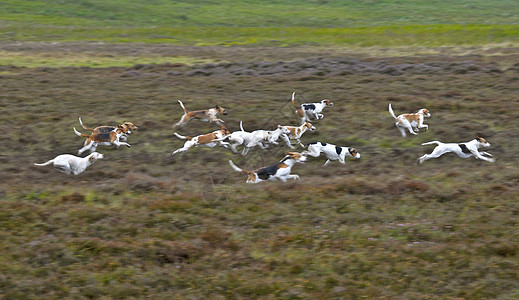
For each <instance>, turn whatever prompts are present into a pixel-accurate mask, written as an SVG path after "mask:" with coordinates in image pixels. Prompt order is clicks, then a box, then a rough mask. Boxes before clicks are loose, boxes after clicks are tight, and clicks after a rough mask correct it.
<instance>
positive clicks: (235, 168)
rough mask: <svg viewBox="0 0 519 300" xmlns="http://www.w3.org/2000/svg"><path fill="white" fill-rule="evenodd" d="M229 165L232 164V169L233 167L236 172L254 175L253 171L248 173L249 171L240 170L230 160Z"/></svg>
mask: <svg viewBox="0 0 519 300" xmlns="http://www.w3.org/2000/svg"><path fill="white" fill-rule="evenodd" d="M229 164H230V165H231V167H232V168H233V169H234V170H235V171H237V172H242V173H245V174H247V175H249V174H251V173H252V172H251V171H247V170H244V169H242V168H239V167H238V166H236V165H235V164H234V163H233V162H232V160H229Z"/></svg>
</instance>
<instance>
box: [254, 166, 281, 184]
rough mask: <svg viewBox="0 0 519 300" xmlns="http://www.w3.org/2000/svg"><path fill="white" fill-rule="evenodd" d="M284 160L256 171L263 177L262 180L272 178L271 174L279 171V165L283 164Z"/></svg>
mask: <svg viewBox="0 0 519 300" xmlns="http://www.w3.org/2000/svg"><path fill="white" fill-rule="evenodd" d="M281 163H282V162H278V163H277V164H275V165H272V166H269V167H265V168H263V169H261V170H259V171H258V172H256V174H258V177H259V178H260V179H261V180H268V179H269V178H270V176H272V175H274V174H276V172H277V171H278V169H279V165H280V164H281Z"/></svg>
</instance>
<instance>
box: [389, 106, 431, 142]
mask: <svg viewBox="0 0 519 300" xmlns="http://www.w3.org/2000/svg"><path fill="white" fill-rule="evenodd" d="M389 113H390V114H391V116H392V117H393V118H394V119H395V120H396V123H395V126H396V128H398V130H399V131H400V133H401V134H402V136H403V137H405V136H406V134H405V130H406V129H407V130H409V132H410V133H411V134H415V135H416V134H417V133H416V132H418V130H419V128H425V131H427V129H429V126H428V125H426V124H424V123H423V122H424V118H425V117H427V118H429V117H430V116H431V113H430V112H429V110H428V109H427V108H422V109H420V110H419V111H418V112H416V113H414V114H401V115H399V116H398V117H397V116H395V112H394V111H393V108H391V103H389Z"/></svg>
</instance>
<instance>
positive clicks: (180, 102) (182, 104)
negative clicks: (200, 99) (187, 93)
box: [178, 100, 189, 114]
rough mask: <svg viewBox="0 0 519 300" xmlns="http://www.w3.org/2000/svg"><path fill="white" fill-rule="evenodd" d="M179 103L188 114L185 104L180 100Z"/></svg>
mask: <svg viewBox="0 0 519 300" xmlns="http://www.w3.org/2000/svg"><path fill="white" fill-rule="evenodd" d="M178 103H179V104H180V107H182V109H183V110H184V112H185V113H186V114H187V113H188V112H189V111H187V109H186V107H185V106H184V103H182V101H180V100H178Z"/></svg>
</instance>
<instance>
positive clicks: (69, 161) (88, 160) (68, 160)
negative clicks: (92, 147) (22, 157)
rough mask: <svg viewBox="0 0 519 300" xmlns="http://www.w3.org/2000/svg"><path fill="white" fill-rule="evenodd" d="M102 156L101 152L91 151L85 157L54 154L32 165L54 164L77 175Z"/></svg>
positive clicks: (57, 167) (63, 170) (65, 171)
mask: <svg viewBox="0 0 519 300" xmlns="http://www.w3.org/2000/svg"><path fill="white" fill-rule="evenodd" d="M103 157H104V156H103V154H101V153H97V152H92V153H90V154H89V155H88V156H86V157H77V156H74V155H71V154H61V155H58V156H56V157H55V158H54V159H51V160H49V161H48V162H45V163H42V164H37V163H35V164H34V165H36V166H47V165H50V164H53V165H54V168H56V169H57V170H58V171H60V172H63V173H66V174H74V175H79V174H81V173H83V172H84V171H85V170H86V168H87V167H88V166H90V165H91V164H93V163H94V162H95V161H96V160H98V159H102V158H103Z"/></svg>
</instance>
